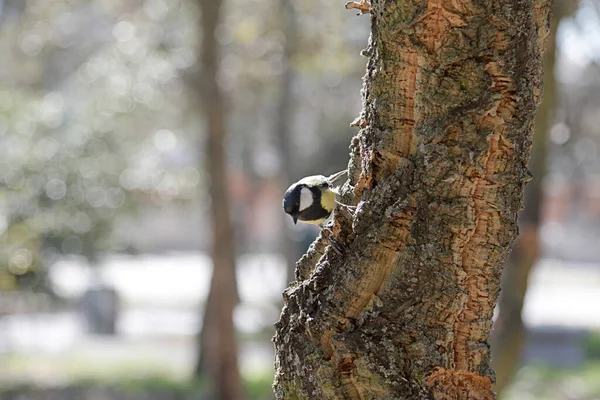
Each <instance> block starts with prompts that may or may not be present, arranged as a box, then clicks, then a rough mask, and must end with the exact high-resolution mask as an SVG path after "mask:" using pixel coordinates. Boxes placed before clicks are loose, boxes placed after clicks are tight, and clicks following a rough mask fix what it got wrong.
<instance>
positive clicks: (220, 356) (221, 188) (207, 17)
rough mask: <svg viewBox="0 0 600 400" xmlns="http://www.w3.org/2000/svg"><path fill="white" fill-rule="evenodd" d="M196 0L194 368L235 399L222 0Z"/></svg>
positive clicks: (219, 391)
mask: <svg viewBox="0 0 600 400" xmlns="http://www.w3.org/2000/svg"><path fill="white" fill-rule="evenodd" d="M199 3H200V8H201V20H200V24H201V28H202V42H201V48H200V54H201V57H200V62H201V64H200V67H201V68H200V71H199V73H198V78H197V79H194V82H195V85H194V88H193V89H194V90H195V93H196V94H197V95H198V96H199V97H200V100H201V101H202V104H203V106H204V111H205V117H206V121H207V133H208V138H207V141H206V145H205V158H206V169H207V171H208V175H209V177H210V184H209V195H210V202H211V215H212V228H213V244H212V259H213V274H212V279H211V282H210V291H209V295H208V299H207V304H206V311H205V314H204V322H203V325H202V332H201V333H200V337H199V339H200V347H201V348H200V354H201V356H200V357H199V362H198V365H197V368H196V372H197V374H198V373H206V374H208V375H209V376H210V377H211V378H212V381H213V383H214V385H215V391H216V395H217V398H218V399H227V400H235V399H241V398H242V386H241V382H240V376H239V371H238V364H237V344H236V338H235V326H234V323H233V311H234V309H235V306H236V303H237V296H236V293H237V291H236V279H235V248H234V232H233V227H232V224H231V219H230V215H229V196H228V193H227V163H226V160H225V151H224V139H225V110H224V101H223V96H222V94H221V91H220V89H219V85H218V83H217V71H218V66H219V55H218V45H217V42H216V40H215V29H216V27H217V24H218V22H219V20H220V18H219V17H220V10H221V3H222V2H221V0H200V2H199Z"/></svg>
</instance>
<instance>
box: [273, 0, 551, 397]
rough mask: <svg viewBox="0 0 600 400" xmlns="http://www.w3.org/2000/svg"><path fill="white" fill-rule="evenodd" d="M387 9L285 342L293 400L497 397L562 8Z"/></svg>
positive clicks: (517, 1) (397, 5)
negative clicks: (505, 305)
mask: <svg viewBox="0 0 600 400" xmlns="http://www.w3.org/2000/svg"><path fill="white" fill-rule="evenodd" d="M510 4H511V6H510V7H507V6H505V3H504V2H497V1H492V0H482V1H479V2H477V3H471V2H470V1H468V0H465V1H453V2H444V1H441V0H429V1H428V2H427V1H415V2H406V1H403V0H396V1H392V0H386V1H384V0H373V2H372V6H371V7H372V10H371V21H372V30H371V37H370V39H369V45H368V48H367V49H366V50H365V51H364V53H365V54H366V55H368V57H369V60H368V64H367V72H366V76H365V78H364V86H363V90H362V94H363V115H362V119H363V120H362V121H359V122H358V123H359V125H360V126H363V128H362V129H361V130H360V132H359V134H358V135H357V136H356V137H355V138H354V139H353V141H352V143H351V146H350V148H351V168H350V171H349V172H350V174H349V184H347V185H345V186H344V188H343V200H344V202H346V203H350V202H352V198H354V203H355V204H356V203H358V207H357V209H356V212H355V214H354V216H353V218H352V219H350V218H349V216H348V215H346V214H347V213H345V212H342V211H341V210H338V211H336V218H335V220H334V226H333V228H332V235H333V237H332V238H333V239H334V240H335V242H336V243H337V244H338V247H339V249H338V250H339V251H340V252H341V254H338V252H336V251H333V250H332V249H331V248H330V247H327V243H328V242H327V241H326V239H324V238H323V235H322V236H321V237H320V238H318V239H317V241H316V242H315V244H314V245H313V246H311V248H310V249H309V251H308V253H307V254H306V255H305V256H304V257H303V258H302V259H301V260H300V262H299V263H298V266H297V269H298V274H299V278H298V280H297V281H296V282H294V283H293V284H292V285H291V286H290V287H289V288H288V289H286V291H285V293H284V299H285V305H284V309H283V311H282V314H281V318H280V320H279V322H278V323H277V324H276V336H275V338H274V342H275V351H276V359H275V366H276V373H275V385H274V387H275V391H276V395H277V398H279V399H284V398H285V399H296V398H307V399H342V398H344V399H385V398H410V399H430V398H435V399H459V398H460V399H492V398H494V394H493V392H492V382H493V379H494V378H493V376H494V374H493V371H492V369H491V367H490V350H489V346H488V344H487V340H488V337H489V334H490V329H491V326H492V315H493V310H494V306H495V305H496V300H497V295H498V292H499V287H500V276H501V272H502V267H503V265H504V263H505V262H506V259H507V257H508V253H509V250H510V247H511V245H512V243H513V240H514V239H515V237H516V235H517V226H516V220H517V213H518V211H519V209H520V208H521V204H522V195H523V187H524V185H525V183H526V181H527V179H528V176H529V173H528V171H527V169H526V164H527V160H528V159H529V153H530V146H531V139H532V135H533V126H534V115H535V108H536V105H537V104H538V103H539V101H540V97H541V77H542V56H541V53H542V51H543V48H544V43H545V39H546V37H547V35H548V25H549V13H550V8H551V7H550V1H549V0H534V1H533V2H532V1H526V0H514V1H511V2H510Z"/></svg>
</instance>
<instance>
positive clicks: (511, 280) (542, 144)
mask: <svg viewBox="0 0 600 400" xmlns="http://www.w3.org/2000/svg"><path fill="white" fill-rule="evenodd" d="M577 4H578V1H576V0H562V1H557V2H555V5H554V12H553V15H552V21H551V24H550V35H549V39H548V46H547V49H546V52H545V54H544V101H542V103H541V104H540V106H539V107H538V109H537V113H536V117H535V132H534V138H533V146H532V150H531V160H530V162H529V170H530V172H531V174H532V176H533V179H532V181H531V183H530V184H529V185H528V186H527V188H526V189H525V195H524V204H525V207H524V209H523V211H522V212H521V213H520V215H519V228H520V229H519V230H520V233H519V237H518V238H517V240H516V241H515V245H514V247H513V251H512V253H511V254H510V257H509V259H508V262H507V264H506V267H505V269H504V273H503V275H502V285H501V286H502V294H501V296H500V300H499V302H498V306H499V314H498V318H497V320H496V322H495V324H494V330H493V331H492V335H491V337H490V344H491V346H492V366H493V368H494V370H495V371H496V384H495V386H494V389H495V390H496V392H497V393H501V392H502V391H503V390H504V389H505V388H506V386H507V384H509V383H510V381H511V380H512V378H513V376H514V373H515V372H516V369H517V367H518V366H519V362H520V357H521V350H522V348H523V345H524V343H525V337H526V330H525V326H524V324H523V319H522V315H521V313H522V311H523V304H524V302H525V293H526V291H527V285H528V279H529V273H530V272H531V269H532V268H533V266H534V264H535V262H536V260H537V259H538V256H539V253H540V243H539V227H540V223H541V218H542V215H541V211H542V203H543V181H544V177H545V175H546V165H547V163H546V159H547V153H548V143H547V137H548V131H549V130H550V127H551V126H552V124H553V122H554V116H555V106H556V100H557V90H556V78H555V74H554V66H555V61H556V32H557V28H558V24H559V22H560V20H561V19H562V18H563V17H565V16H566V15H570V14H571V13H572V12H573V11H574V9H575V8H577Z"/></svg>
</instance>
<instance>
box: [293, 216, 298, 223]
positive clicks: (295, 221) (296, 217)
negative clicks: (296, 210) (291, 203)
mask: <svg viewBox="0 0 600 400" xmlns="http://www.w3.org/2000/svg"><path fill="white" fill-rule="evenodd" d="M292 219H293V220H294V225H296V224H297V223H298V214H294V215H292Z"/></svg>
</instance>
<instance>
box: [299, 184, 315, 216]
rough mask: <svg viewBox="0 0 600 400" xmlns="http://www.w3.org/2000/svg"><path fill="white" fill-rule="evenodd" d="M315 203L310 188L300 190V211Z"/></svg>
mask: <svg viewBox="0 0 600 400" xmlns="http://www.w3.org/2000/svg"><path fill="white" fill-rule="evenodd" d="M312 203H313V195H312V192H311V191H310V189H309V188H305V187H304V188H302V189H301V190H300V211H304V210H306V209H307V208H308V207H310V206H311V205H312Z"/></svg>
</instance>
